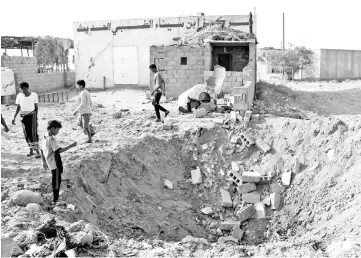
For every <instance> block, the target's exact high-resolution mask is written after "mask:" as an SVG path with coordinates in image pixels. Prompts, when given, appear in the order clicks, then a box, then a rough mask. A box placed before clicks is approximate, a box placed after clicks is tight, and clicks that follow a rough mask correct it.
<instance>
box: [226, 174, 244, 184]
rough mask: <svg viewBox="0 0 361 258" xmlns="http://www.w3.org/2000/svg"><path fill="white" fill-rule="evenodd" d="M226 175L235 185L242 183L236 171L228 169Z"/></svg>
mask: <svg viewBox="0 0 361 258" xmlns="http://www.w3.org/2000/svg"><path fill="white" fill-rule="evenodd" d="M227 175H228V177H229V178H230V179H231V180H232V181H233V182H234V183H235V184H236V185H238V186H239V185H241V184H242V176H241V175H240V174H239V173H238V172H237V171H234V170H230V171H229V172H228V174H227Z"/></svg>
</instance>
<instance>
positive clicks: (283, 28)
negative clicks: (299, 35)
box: [283, 13, 285, 50]
mask: <svg viewBox="0 0 361 258" xmlns="http://www.w3.org/2000/svg"><path fill="white" fill-rule="evenodd" d="M283 50H285V13H283Z"/></svg>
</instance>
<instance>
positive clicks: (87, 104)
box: [73, 80, 94, 143]
mask: <svg viewBox="0 0 361 258" xmlns="http://www.w3.org/2000/svg"><path fill="white" fill-rule="evenodd" d="M76 85H77V86H78V88H79V90H80V94H79V100H80V105H79V106H78V107H77V109H76V110H75V112H74V113H73V115H74V116H75V115H76V114H77V113H79V115H80V117H79V122H78V124H79V125H80V127H82V128H83V131H84V134H86V135H87V136H88V140H87V141H86V143H91V142H92V136H93V135H94V134H93V135H92V132H91V128H90V116H91V115H92V114H91V113H92V111H91V108H92V101H91V98H90V93H89V91H87V90H86V89H85V81H84V80H79V81H77V82H76Z"/></svg>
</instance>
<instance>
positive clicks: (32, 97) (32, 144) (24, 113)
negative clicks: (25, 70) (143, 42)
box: [1, 80, 95, 205]
mask: <svg viewBox="0 0 361 258" xmlns="http://www.w3.org/2000/svg"><path fill="white" fill-rule="evenodd" d="M76 85H77V87H78V89H79V90H80V94H79V101H80V104H79V106H78V107H77V108H76V110H75V111H74V113H73V115H74V116H76V115H77V114H79V121H78V124H79V125H80V126H81V127H82V129H83V132H84V134H85V135H87V136H88V139H87V141H86V143H91V142H92V136H93V135H94V134H95V133H94V132H93V131H92V130H91V124H90V117H91V108H92V101H91V98H90V93H89V92H88V91H87V90H86V89H85V81H84V80H79V81H77V82H76ZM19 89H20V93H19V94H18V95H17V96H16V101H15V103H16V105H17V108H16V111H15V115H14V119H13V120H12V124H13V125H15V119H16V117H17V115H18V114H19V113H20V119H21V123H22V127H23V133H24V136H25V140H26V142H27V144H28V146H29V149H30V152H29V153H28V154H27V156H29V157H30V156H32V155H34V151H35V152H36V155H35V158H40V157H42V160H43V168H44V169H45V170H48V169H50V170H51V172H52V188H53V205H55V204H56V203H57V201H58V200H59V191H60V184H61V174H62V172H63V164H62V161H61V157H60V153H62V152H65V151H67V150H69V149H70V148H72V147H74V146H76V145H77V143H76V142H73V143H72V144H70V145H69V146H67V147H64V148H62V147H60V146H59V144H58V143H57V140H56V139H55V136H56V135H57V134H58V133H59V130H60V129H61V128H62V125H61V123H60V122H59V121H57V120H51V121H49V122H48V126H47V133H46V135H44V138H43V142H42V145H41V146H39V136H38V95H37V94H36V93H35V92H31V91H30V90H29V84H28V83H27V82H22V83H20V85H19ZM1 123H2V125H3V126H4V127H5V131H6V132H8V131H9V128H8V127H7V125H6V123H5V120H4V119H3V117H2V115H1Z"/></svg>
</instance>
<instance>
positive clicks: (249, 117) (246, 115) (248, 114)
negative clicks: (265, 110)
mask: <svg viewBox="0 0 361 258" xmlns="http://www.w3.org/2000/svg"><path fill="white" fill-rule="evenodd" d="M251 116H252V111H250V110H247V111H246V113H245V114H244V117H245V118H246V117H247V118H248V119H249V120H251Z"/></svg>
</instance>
